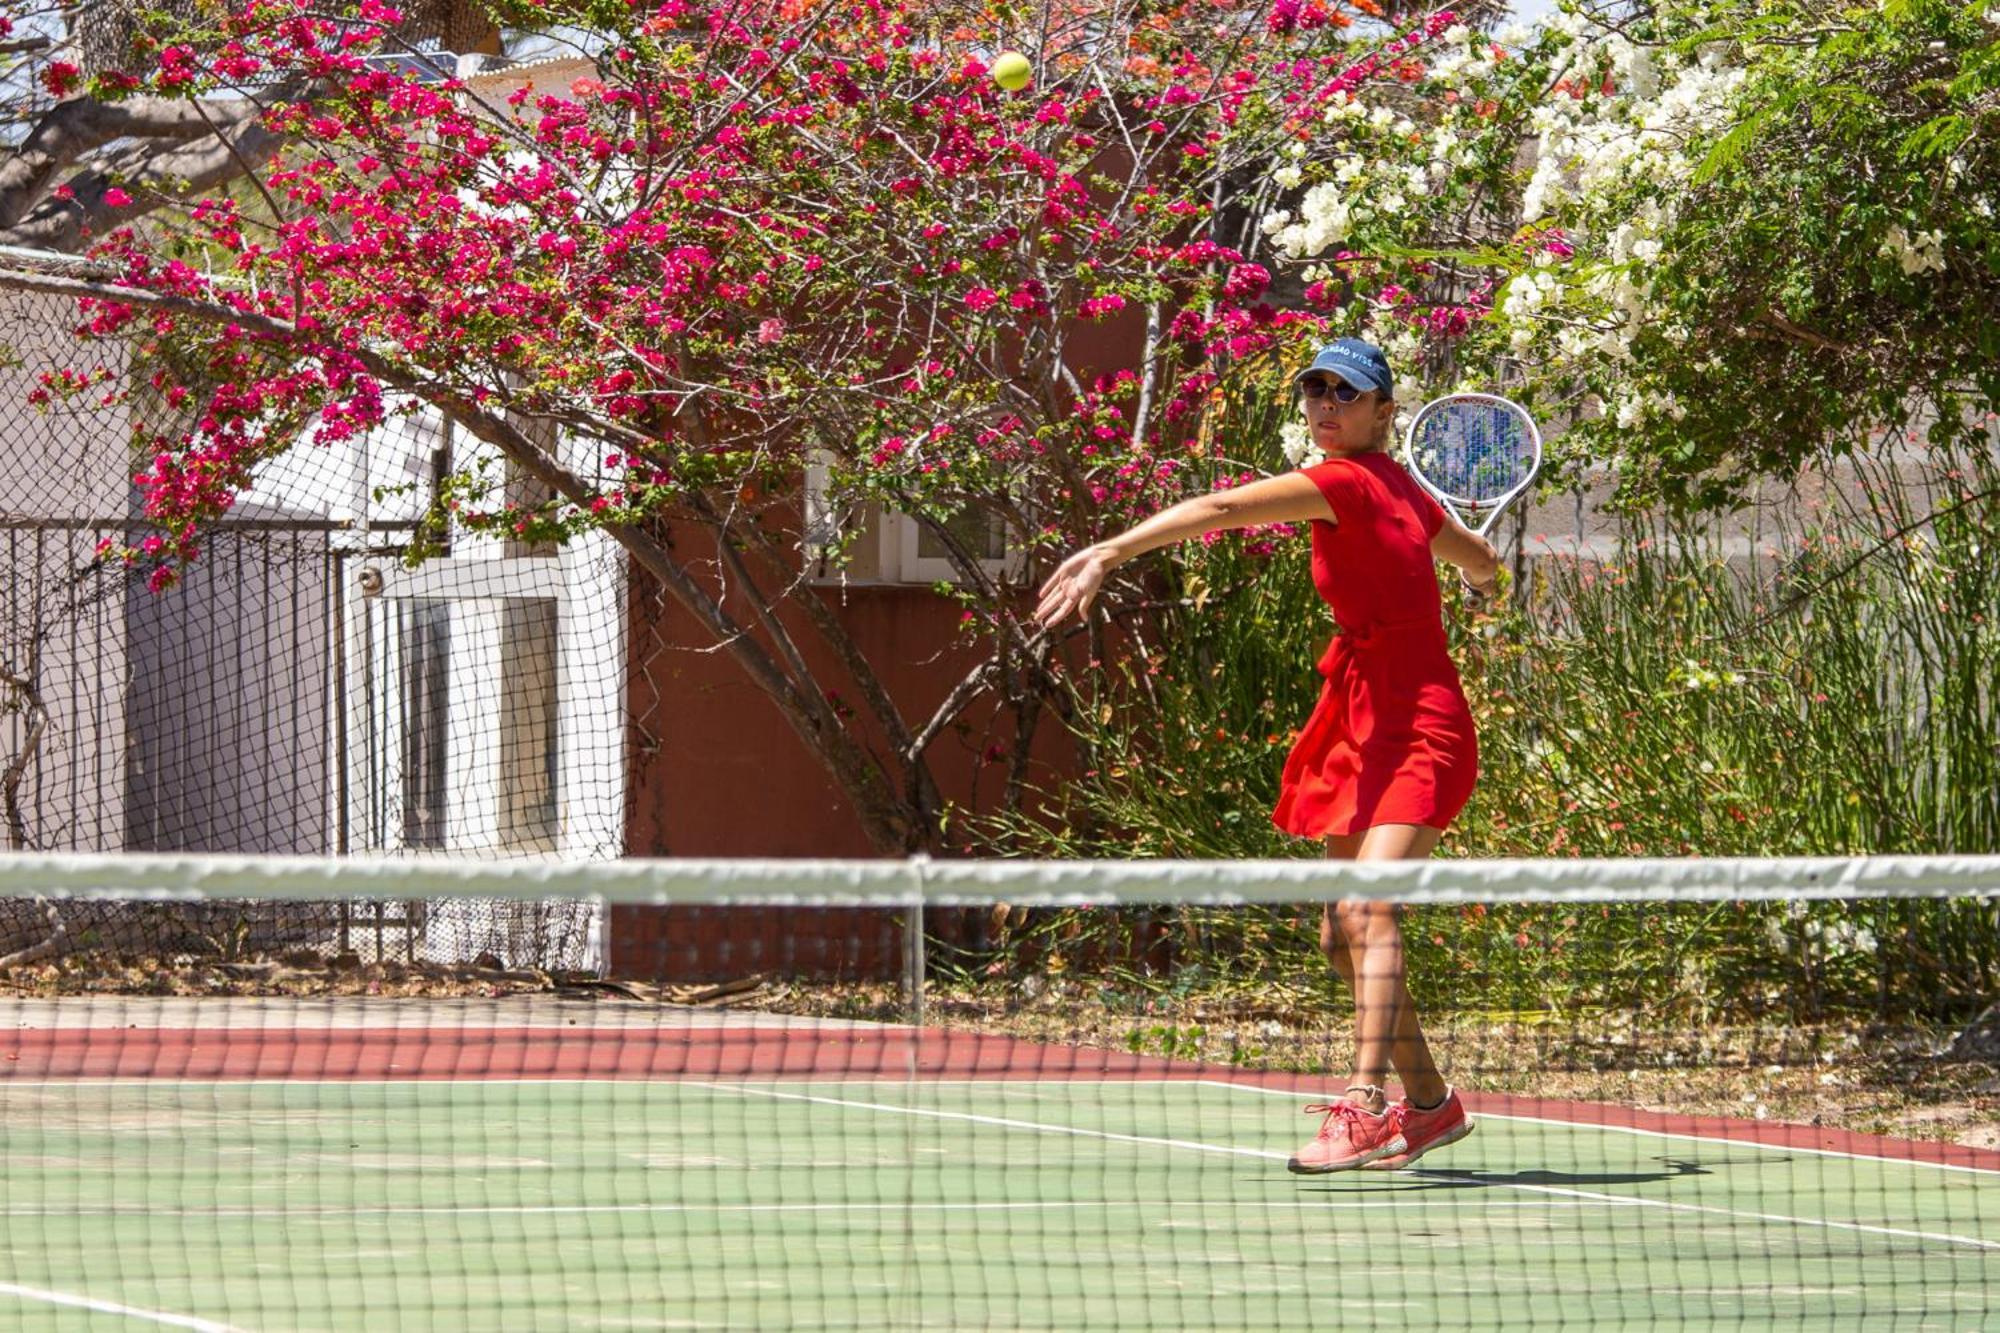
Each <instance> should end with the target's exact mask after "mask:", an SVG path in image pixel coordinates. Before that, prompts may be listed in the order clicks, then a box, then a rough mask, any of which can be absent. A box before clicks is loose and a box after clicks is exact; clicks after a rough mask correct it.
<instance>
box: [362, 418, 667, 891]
mask: <svg viewBox="0 0 2000 1333" xmlns="http://www.w3.org/2000/svg"><path fill="white" fill-rule="evenodd" d="M430 415H431V414H429V413H424V414H420V415H419V417H418V418H417V420H418V421H426V420H428V419H429V417H430ZM415 433H416V434H418V435H420V436H423V437H424V438H425V447H424V448H423V449H421V450H414V451H413V450H410V449H407V448H402V449H399V448H395V447H391V446H393V442H392V441H384V440H381V439H376V440H373V441H358V442H357V452H356V458H355V459H354V460H353V466H354V467H355V468H356V469H357V470H359V471H360V472H363V473H365V474H366V475H365V476H362V477H359V478H356V479H351V480H349V481H347V482H346V483H345V484H344V486H343V488H342V493H343V494H346V495H352V496H357V497H358V496H361V495H365V496H367V497H368V498H367V499H366V501H365V502H363V503H365V504H367V505H368V506H369V507H370V508H369V510H368V511H366V512H367V517H368V522H367V523H366V524H362V523H360V522H359V521H358V519H359V517H360V515H359V514H357V516H356V519H357V521H356V522H355V526H354V527H353V528H351V529H350V530H349V531H348V532H347V533H345V534H344V536H345V537H346V538H347V540H346V541H345V542H343V543H342V552H341V557H340V574H339V579H340V596H339V601H340V625H341V631H340V642H341V651H340V655H339V661H338V663H337V664H336V675H335V680H334V692H335V695H336V704H335V707H336V718H337V719H338V720H337V723H336V725H337V726H338V729H339V730H338V735H337V738H336V739H337V744H336V746H335V753H336V760H335V764H336V778H337V781H336V783H335V787H336V792H337V794H336V797H335V810H334V815H335V819H336V826H337V830H338V836H337V838H336V845H337V850H339V851H344V852H353V853H359V854H417V855H422V854H437V853H455V854H465V853H472V854H481V855H499V856H535V855H556V856H562V857H565V858H590V857H603V856H616V855H618V854H620V853H621V852H622V850H623V847H624V807H625V733H624V728H625V719H626V704H625V613H626V607H627V587H626V565H625V561H624V557H623V552H622V550H621V549H620V548H619V547H618V546H617V544H616V543H615V542H613V541H612V540H611V539H610V538H609V537H607V536H605V535H604V534H602V533H585V534H582V535H580V536H577V537H574V538H572V539H570V540H569V541H567V542H565V543H564V544H563V546H562V547H561V549H554V548H552V547H532V546H527V545H524V544H523V543H521V542H517V541H511V540H507V539H505V538H502V537H498V536H491V535H484V534H475V533H472V532H467V531H459V530H454V531H453V532H451V533H450V534H449V536H448V540H447V542H446V546H447V551H448V553H447V554H445V555H441V556H437V557H434V558H431V559H429V560H426V561H425V562H424V563H422V564H420V565H418V566H417V567H416V568H414V569H412V568H406V567H405V566H404V564H403V562H402V553H403V551H404V550H405V549H406V546H407V540H408V539H407V534H408V531H409V519H411V518H414V516H415V513H416V512H417V509H418V507H419V506H420V505H421V503H422V498H423V494H422V493H427V492H428V487H429V485H430V484H431V482H432V479H433V478H434V477H435V476H436V475H438V474H439V472H441V471H442V469H443V468H445V467H448V466H452V465H454V464H465V463H474V464H476V463H477V462H478V461H479V459H478V457H477V456H476V455H471V456H462V457H460V458H456V459H454V458H453V457H452V450H453V449H454V447H459V448H463V447H464V445H465V443H466V442H465V440H464V438H463V436H462V435H460V436H455V435H454V432H453V431H452V430H451V429H450V428H449V426H448V425H447V424H445V423H443V422H441V421H440V422H434V423H432V426H431V428H430V429H428V430H424V431H418V432H415ZM549 447H550V449H551V451H552V452H555V453H556V454H558V456H560V457H562V458H563V460H564V462H565V463H567V464H568V465H569V466H571V467H572V468H573V469H576V470H579V471H585V472H587V471H588V469H587V468H585V467H582V466H580V464H582V463H584V462H585V457H584V456H586V455H594V454H595V452H596V451H594V450H590V449H586V448H584V447H582V446H581V445H576V444H573V443H572V442H569V441H559V440H553V439H552V441H551V443H550V445H549ZM411 457H417V458H422V459H425V460H435V468H436V469H437V470H436V471H433V470H432V468H431V467H430V466H426V467H425V468H424V469H422V470H423V472H424V474H425V475H424V476H423V477H422V479H421V481H420V483H419V484H418V486H417V487H416V488H415V489H416V490H417V491H418V492H420V494H415V495H413V494H412V493H411V489H412V488H411V487H410V486H409V485H408V482H409V480H410V478H411V476H412V475H413V473H414V472H415V471H416V469H414V468H413V467H412V466H411V462H410V458H411ZM486 461H487V462H488V463H489V465H491V466H492V467H493V468H494V469H496V471H495V475H496V476H502V477H504V478H505V481H504V484H505V487H506V490H507V492H508V497H509V498H510V499H514V500H522V501H529V502H532V500H533V499H534V498H535V497H534V495H533V494H532V491H531V488H529V487H528V486H527V485H526V484H525V482H524V481H523V480H522V479H520V478H519V477H517V476H515V475H513V473H512V472H511V470H509V469H506V468H504V467H502V466H501V465H500V463H499V462H498V460H497V459H488V460H486ZM391 513H394V515H395V519H391V518H390V517H389V515H390V514H391ZM396 519H400V520H401V521H395V520H396Z"/></svg>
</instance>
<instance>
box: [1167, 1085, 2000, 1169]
mask: <svg viewBox="0 0 2000 1333" xmlns="http://www.w3.org/2000/svg"><path fill="white" fill-rule="evenodd" d="M1160 1081H1161V1082H1163V1083H1175V1082H1190V1083H1198V1084H1200V1085H1201V1086H1202V1087H1205V1088H1228V1089H1229V1090H1230V1091H1232V1092H1254V1093H1257V1094H1258V1095H1259V1096H1263V1097H1289V1098H1291V1099H1292V1100H1294V1101H1297V1100H1299V1099H1300V1098H1301V1097H1307V1096H1310V1095H1312V1094H1310V1093H1301V1092H1287V1091H1285V1090H1284V1089H1283V1088H1266V1087H1263V1086H1261V1085H1259V1084H1255V1083H1232V1082H1230V1081H1229V1080H1228V1079H1226V1078H1200V1079H1185V1080H1182V1079H1162V1080H1160ZM1479 1118H1480V1119H1481V1120H1512V1121H1515V1122H1517V1123H1519V1124H1523V1125H1553V1126H1555V1127H1556V1128H1558V1129H1596V1130H1603V1131H1605V1132H1606V1133H1610V1134H1634V1135H1638V1136H1640V1137H1642V1138H1654V1139H1681V1140H1683V1141H1685V1142H1688V1143H1714V1144H1719V1145H1721V1146H1723V1147H1728V1148H1762V1149H1763V1150H1765V1151H1766V1152H1783V1153H1794V1152H1796V1153H1810V1154H1811V1155H1812V1156H1814V1157H1838V1158H1841V1159H1843V1160H1845V1161H1849V1162H1884V1163H1887V1164H1888V1165H1891V1166H1923V1167H1929V1168H1931V1169H1932V1170H1934V1171H1969V1172H1971V1173H1972V1174H1973V1175H1980V1176H2000V1169H1995V1168H1994V1167H1990V1166H1966V1165H1964V1164H1963V1163H1959V1162H1920V1161H1916V1160H1914V1159H1912V1158H1906V1157H1883V1156H1881V1155H1879V1154H1877V1153H1865V1152H1844V1151H1842V1150H1841V1149H1839V1148H1794V1147H1791V1146H1788V1145H1786V1144H1783V1143H1764V1142H1761V1141H1759V1140H1757V1139H1722V1138H1716V1137H1715V1136H1714V1135H1712V1134H1689V1133H1687V1132H1686V1131H1684V1130H1674V1129H1641V1128H1639V1127H1637V1126H1635V1125H1602V1124H1598V1123H1596V1122H1595V1121H1588V1120H1557V1119H1554V1118H1552V1117H1549V1116H1539V1115H1513V1114H1509V1113H1507V1112H1503V1111H1481V1112H1480V1113H1479Z"/></svg>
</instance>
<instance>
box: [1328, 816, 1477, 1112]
mask: <svg viewBox="0 0 2000 1333" xmlns="http://www.w3.org/2000/svg"><path fill="white" fill-rule="evenodd" d="M1438 837H1439V832H1438V830H1437V829H1434V828H1426V827H1424V826H1422V825H1418V824H1380V825H1377V826H1376V827H1374V828H1371V829H1369V830H1367V832H1366V833H1364V834H1361V835H1359V836H1358V837H1357V836H1350V837H1343V838H1329V839H1328V840H1327V855H1328V856H1329V857H1333V858H1336V859H1340V860H1359V861H1400V860H1422V859H1423V858H1424V857H1427V856H1429V855H1430V854H1431V851H1432V849H1433V848H1435V847H1436V846H1437V843H1438ZM1398 915H1399V912H1398V909H1397V908H1396V906H1395V905H1394V904H1393V903H1381V902H1355V901H1342V902H1338V903H1329V904H1328V905H1327V908H1326V912H1325V915H1324V918H1323V919H1322V921H1321V924H1320V947H1321V948H1322V950H1324V951H1325V953H1326V955H1327V959H1328V961H1329V962H1331V963H1332V964H1333V967H1334V970H1335V971H1337V972H1339V973H1340V975H1341V977H1342V978H1343V979H1344V980H1346V982H1347V983H1348V985H1349V986H1350V987H1351V988H1352V989H1353V991H1354V1026H1355V1062H1354V1064H1355V1068H1354V1079H1353V1084H1352V1086H1351V1088H1350V1090H1349V1092H1348V1094H1347V1095H1348V1099H1349V1100H1350V1101H1353V1102H1355V1103H1356V1104H1357V1105H1360V1106H1362V1107H1364V1108H1366V1109H1368V1110H1370V1111H1379V1110H1381V1109H1382V1106H1383V1104H1384V1096H1383V1093H1382V1092H1381V1086H1382V1084H1383V1082H1384V1081H1386V1079H1387V1078H1388V1073H1389V1069H1390V1067H1391V1066H1392V1065H1393V1066H1394V1068H1395V1070H1396V1073H1397V1075H1398V1077H1399V1078H1400V1079H1401V1080H1402V1084H1403V1092H1404V1095H1406V1096H1407V1097H1409V1099H1410V1100H1411V1102H1413V1103H1414V1104H1416V1105H1418V1106H1434V1105H1436V1104H1437V1103H1438V1102H1440V1101H1442V1100H1444V1097H1445V1093H1446V1085H1445V1081H1444V1079H1443V1077H1442V1076H1440V1075H1439V1073H1438V1070H1437V1064H1436V1062H1435V1061H1433V1060H1432V1059H1431V1051H1430V1044H1429V1043H1428V1042H1426V1041H1425V1040H1424V1033H1423V1028H1422V1026H1421V1025H1420V1024H1419V1023H1418V1021H1417V1010H1416V1006H1415V1005H1414V1004H1412V1003H1411V1002H1410V992H1409V987H1408V986H1407V985H1406V984H1405V976H1404V960H1403V932H1402V928H1401V926H1400V925H1399V924H1398V921H1397V917H1398Z"/></svg>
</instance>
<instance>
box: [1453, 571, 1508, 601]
mask: <svg viewBox="0 0 2000 1333" xmlns="http://www.w3.org/2000/svg"><path fill="white" fill-rule="evenodd" d="M1458 586H1459V587H1460V588H1462V589H1464V591H1465V599H1466V601H1468V602H1470V603H1471V604H1472V605H1473V606H1475V607H1485V606H1488V605H1490V604H1491V603H1493V602H1495V601H1497V600H1499V597H1500V576H1499V574H1498V573H1497V572H1496V573H1495V574H1494V576H1493V586H1492V587H1490V588H1482V587H1480V586H1479V585H1478V584H1476V583H1474V582H1473V581H1472V580H1471V579H1469V578H1467V577H1465V575H1464V574H1463V573H1462V572H1461V573H1460V574H1459V576H1458Z"/></svg>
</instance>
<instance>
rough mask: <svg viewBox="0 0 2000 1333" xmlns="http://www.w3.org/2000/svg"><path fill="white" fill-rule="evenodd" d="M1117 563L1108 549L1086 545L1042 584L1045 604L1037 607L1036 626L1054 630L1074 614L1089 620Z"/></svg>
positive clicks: (1057, 567) (1042, 603) (1078, 617)
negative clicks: (1071, 613)
mask: <svg viewBox="0 0 2000 1333" xmlns="http://www.w3.org/2000/svg"><path fill="white" fill-rule="evenodd" d="M1117 564H1118V561H1117V560H1116V559H1115V558H1114V557H1113V555H1112V553H1111V552H1109V551H1107V550H1106V549H1105V548H1104V547H1102V546H1086V547H1084V548H1083V549H1082V550H1081V551H1078V552H1076V554H1074V555H1072V556H1070V558H1069V559H1067V560H1065V561H1063V562H1062V563H1061V564H1060V565H1058V566H1056V572H1055V573H1053V574H1051V575H1049V577H1048V581H1047V582H1045V583H1043V584H1042V601H1041V604H1040V605H1039V606H1037V607H1036V608H1035V620H1036V623H1038V624H1039V625H1041V627H1042V628H1043V629H1052V628H1054V627H1055V626H1056V625H1057V624H1059V623H1060V622H1061V621H1063V620H1064V619H1066V618H1067V617H1068V616H1069V614H1070V612H1072V611H1074V612H1075V613H1076V616H1077V619H1079V620H1086V619H1088V618H1089V616H1090V604H1091V603H1092V602H1093V601H1095V600H1096V599H1097V590H1098V589H1099V588H1102V587H1103V586H1104V576H1105V575H1106V574H1109V573H1110V572H1111V571H1112V569H1113V568H1114V567H1115V566H1116V565H1117Z"/></svg>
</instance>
